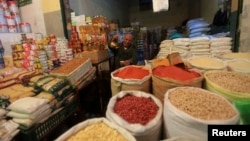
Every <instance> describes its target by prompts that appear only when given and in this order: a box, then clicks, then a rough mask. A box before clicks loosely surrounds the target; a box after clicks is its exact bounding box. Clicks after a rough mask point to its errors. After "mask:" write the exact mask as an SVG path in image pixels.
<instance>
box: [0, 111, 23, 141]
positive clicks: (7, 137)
mask: <svg viewBox="0 0 250 141" xmlns="http://www.w3.org/2000/svg"><path fill="white" fill-rule="evenodd" d="M0 112H1V111H0ZM0 125H1V126H0V131H1V132H0V140H1V141H11V140H12V139H13V138H14V137H15V136H16V135H17V134H18V133H19V131H20V130H19V129H18V127H19V125H18V124H17V123H15V122H13V121H12V120H6V119H0Z"/></svg>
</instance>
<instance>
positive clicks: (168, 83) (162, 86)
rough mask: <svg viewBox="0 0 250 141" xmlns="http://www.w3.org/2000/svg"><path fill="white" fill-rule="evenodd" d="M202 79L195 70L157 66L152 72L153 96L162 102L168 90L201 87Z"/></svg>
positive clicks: (172, 66) (199, 73)
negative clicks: (180, 87)
mask: <svg viewBox="0 0 250 141" xmlns="http://www.w3.org/2000/svg"><path fill="white" fill-rule="evenodd" d="M203 79H204V77H203V75H202V74H201V72H199V71H198V70H196V69H183V68H181V67H177V66H174V65H169V66H163V65H161V66H157V67H155V68H153V70H152V90H153V94H154V95H155V96H156V97H157V98H158V99H160V100H161V102H163V101H164V94H165V93H166V91H167V90H168V89H171V88H174V87H179V86H194V87H202V81H203Z"/></svg>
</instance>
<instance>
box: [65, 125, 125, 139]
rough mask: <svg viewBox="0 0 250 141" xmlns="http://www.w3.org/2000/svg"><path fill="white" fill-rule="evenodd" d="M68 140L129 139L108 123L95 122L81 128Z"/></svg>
mask: <svg viewBox="0 0 250 141" xmlns="http://www.w3.org/2000/svg"><path fill="white" fill-rule="evenodd" d="M67 141H127V139H126V138H125V137H124V136H123V135H121V134H120V133H119V132H118V131H116V130H115V129H112V128H110V127H109V126H108V125H107V124H105V123H95V124H92V125H89V126H87V127H86V128H84V129H81V130H80V131H78V132H77V133H76V134H75V135H73V136H71V137H70V138H68V139H67Z"/></svg>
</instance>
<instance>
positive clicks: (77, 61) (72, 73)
mask: <svg viewBox="0 0 250 141" xmlns="http://www.w3.org/2000/svg"><path fill="white" fill-rule="evenodd" d="M92 67H93V65H92V63H91V60H90V59H89V58H87V59H83V58H73V59H72V60H70V61H68V62H66V63H65V64H63V65H62V66H60V67H58V68H56V69H55V70H52V71H51V72H50V74H51V75H56V76H62V77H66V78H67V79H68V80H69V81H70V83H71V84H75V83H76V82H78V81H79V80H80V79H81V77H82V76H84V75H85V74H86V73H87V72H88V71H89V70H90V69H91V68H92Z"/></svg>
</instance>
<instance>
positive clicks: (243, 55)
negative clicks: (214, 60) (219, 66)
mask: <svg viewBox="0 0 250 141" xmlns="http://www.w3.org/2000/svg"><path fill="white" fill-rule="evenodd" d="M218 58H220V59H223V60H232V59H246V60H250V52H231V53H225V54H221V55H219V56H218Z"/></svg>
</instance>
